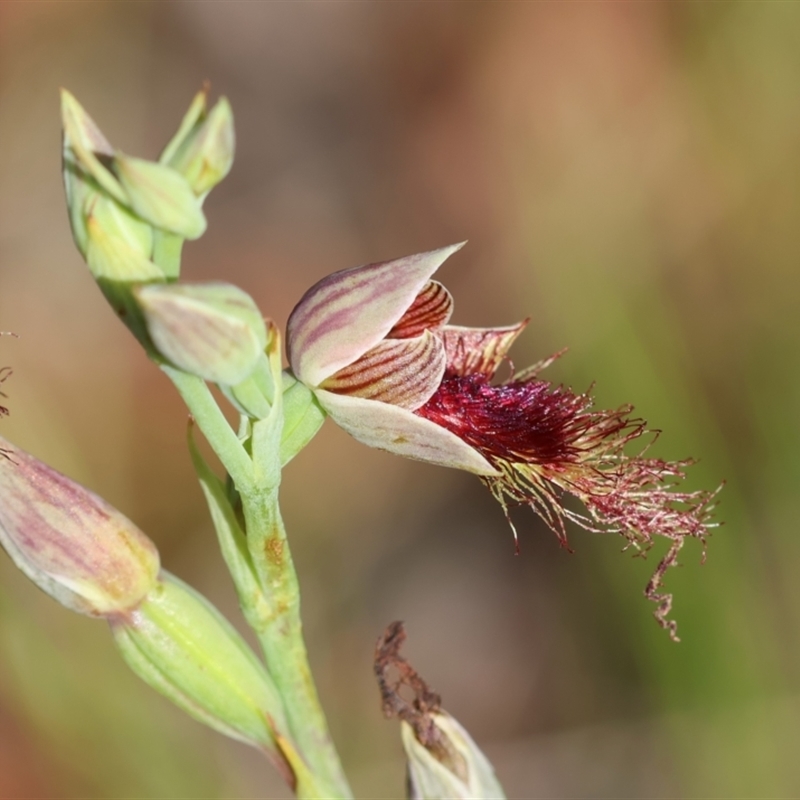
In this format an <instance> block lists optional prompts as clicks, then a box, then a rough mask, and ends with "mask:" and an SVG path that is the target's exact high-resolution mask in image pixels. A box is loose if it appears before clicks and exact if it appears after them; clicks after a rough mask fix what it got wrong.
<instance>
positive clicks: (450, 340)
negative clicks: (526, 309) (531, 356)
mask: <svg viewBox="0 0 800 800" xmlns="http://www.w3.org/2000/svg"><path fill="white" fill-rule="evenodd" d="M527 324H528V320H527V319H526V320H523V321H522V322H520V323H518V324H517V325H510V326H508V327H506V328H459V327H455V326H448V327H446V328H444V330H443V331H442V339H443V341H444V348H445V352H446V353H447V372H448V374H450V375H455V376H466V375H485V376H487V377H489V378H491V377H492V376H493V375H494V373H495V372H496V371H497V368H498V367H499V366H500V364H501V363H502V361H503V359H504V358H505V357H506V353H507V352H508V350H509V348H510V347H511V345H512V344H513V343H514V340H515V339H516V338H517V336H519V335H520V333H522V331H523V330H524V329H525V326H526V325H527Z"/></svg>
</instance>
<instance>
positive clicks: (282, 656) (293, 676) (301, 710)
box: [242, 490, 352, 798]
mask: <svg viewBox="0 0 800 800" xmlns="http://www.w3.org/2000/svg"><path fill="white" fill-rule="evenodd" d="M242 508H243V511H244V517H245V523H246V528H247V543H248V546H249V548H250V553H251V554H252V555H253V556H254V559H253V560H254V562H256V561H257V562H260V563H258V564H257V566H256V572H257V574H258V577H259V582H260V583H261V585H262V586H264V587H265V588H266V592H265V594H266V599H267V607H268V608H269V613H268V614H267V615H262V617H261V619H259V620H258V623H257V627H255V626H254V629H255V632H256V635H257V636H258V639H259V642H260V643H261V646H262V648H263V650H264V655H265V657H266V660H267V665H268V667H269V672H270V675H271V676H272V679H273V680H274V681H275V684H276V686H277V687H278V691H279V692H280V693H281V696H282V697H283V702H284V706H285V708H286V715H287V717H288V720H289V728H290V729H291V731H292V734H293V736H294V739H295V741H296V742H297V745H298V749H299V750H300V752H301V753H302V754H303V756H304V757H305V760H306V763H307V765H308V767H309V770H310V771H311V772H312V773H313V774H314V775H315V776H317V777H318V778H322V779H323V780H324V781H325V782H326V784H327V785H328V786H329V787H330V791H331V794H330V795H329V796H330V797H337V798H349V797H352V793H351V791H350V788H349V787H348V785H347V779H346V778H345V775H344V772H343V770H342V767H341V763H340V761H339V756H338V754H337V753H336V749H335V747H334V745H333V741H332V740H331V737H330V733H329V732H328V725H327V722H326V720H325V714H324V712H323V710H322V706H321V705H320V702H319V697H318V696H317V689H316V686H315V685H314V680H313V678H312V676H311V669H310V667H309V664H308V655H307V652H306V646H305V642H304V641H303V630H302V621H301V618H300V592H299V588H298V584H297V574H296V573H295V570H294V565H293V562H292V555H291V552H290V550H289V544H288V542H287V539H286V530H285V528H284V525H283V520H282V518H281V514H280V509H279V507H278V501H277V492H272V491H263V492H262V491H258V490H254V491H253V492H252V493H251V492H248V493H247V494H243V495H242ZM255 551H260V553H261V556H260V557H259V556H257V555H256V553H255Z"/></svg>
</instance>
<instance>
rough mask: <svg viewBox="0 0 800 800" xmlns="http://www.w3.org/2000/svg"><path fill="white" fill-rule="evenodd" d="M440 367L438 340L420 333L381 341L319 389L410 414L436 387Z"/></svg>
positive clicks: (441, 374) (442, 363)
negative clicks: (409, 337) (407, 410)
mask: <svg viewBox="0 0 800 800" xmlns="http://www.w3.org/2000/svg"><path fill="white" fill-rule="evenodd" d="M444 367H445V353H444V345H443V344H442V342H441V340H440V339H439V337H438V336H436V335H435V334H433V333H431V332H430V331H424V332H423V334H422V336H418V337H416V338H415V339H384V340H383V341H382V342H379V343H378V344H377V345H375V347H373V348H372V350H369V351H367V352H366V353H365V354H364V355H363V356H361V358H359V359H358V360H357V361H354V362H353V363H352V364H350V365H348V366H346V367H343V368H342V369H340V370H339V371H338V372H335V373H334V374H333V375H331V376H330V377H329V378H326V379H325V380H324V381H323V382H322V383H321V384H320V388H321V389H326V390H328V391H330V392H336V393H337V394H343V395H349V396H351V397H363V398H365V399H367V400H380V401H381V402H382V403H391V404H392V405H396V406H401V407H402V408H407V409H409V410H410V411H413V410H414V409H417V408H419V407H420V406H422V405H424V404H425V403H426V402H427V401H428V400H429V399H430V397H431V396H432V395H433V393H434V392H435V391H436V389H437V388H438V387H439V384H440V383H441V382H442V378H443V377H444Z"/></svg>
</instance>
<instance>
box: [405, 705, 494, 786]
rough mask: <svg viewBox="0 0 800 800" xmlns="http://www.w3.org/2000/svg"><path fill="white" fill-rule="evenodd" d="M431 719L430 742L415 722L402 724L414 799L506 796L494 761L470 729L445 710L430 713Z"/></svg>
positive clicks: (429, 719) (410, 784)
mask: <svg viewBox="0 0 800 800" xmlns="http://www.w3.org/2000/svg"><path fill="white" fill-rule="evenodd" d="M428 721H429V722H430V723H431V724H432V727H431V728H430V730H429V731H428V734H429V736H430V739H431V743H430V744H428V745H423V744H422V743H421V742H420V741H419V740H418V739H417V736H416V734H415V733H414V729H413V728H412V727H411V725H409V724H408V723H407V722H402V723H401V724H400V728H401V734H402V738H403V747H404V748H405V751H406V756H407V757H408V779H409V788H410V792H409V796H410V798H411V800H462V798H463V800H468V799H469V800H484V799H485V800H489V798H493V799H494V798H505V794H504V793H503V789H502V787H501V786H500V784H499V783H498V781H497V778H496V777H495V774H494V769H493V768H492V765H491V764H490V763H489V760H488V759H487V758H486V756H485V755H484V754H483V753H482V752H481V751H480V750H479V749H478V746H477V745H476V744H475V742H474V741H473V740H472V737H471V736H470V735H469V734H468V733H467V732H466V730H464V728H462V727H461V725H459V724H458V722H456V720H455V719H453V717H451V716H450V715H449V714H446V713H444V712H433V713H430V714H429V715H428Z"/></svg>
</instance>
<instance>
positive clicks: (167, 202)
mask: <svg viewBox="0 0 800 800" xmlns="http://www.w3.org/2000/svg"><path fill="white" fill-rule="evenodd" d="M112 164H113V169H114V173H115V174H116V176H117V178H119V182H120V184H121V185H122V187H123V189H124V190H125V193H126V195H127V197H128V202H129V203H130V207H131V208H132V209H133V211H134V212H136V214H138V215H139V216H140V217H141V218H142V219H143V220H145V221H146V222H149V223H150V224H151V225H153V226H154V227H156V228H161V229H162V230H165V231H169V232H170V233H176V234H178V235H179V236H181V237H183V238H184V239H197V238H198V237H200V236H202V235H203V233H205V230H206V218H205V216H204V215H203V211H202V209H201V208H200V201H199V200H198V198H197V197H195V194H194V192H193V191H192V187H191V186H190V185H189V182H188V181H187V180H186V178H184V177H183V175H181V173H180V172H178V171H177V170H175V169H173V168H172V167H168V166H165V165H164V164H157V163H155V162H154V161H145V160H144V159H141V158H133V157H132V156H126V155H123V154H122V153H117V154H116V155H115V156H114V160H113V162H112Z"/></svg>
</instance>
